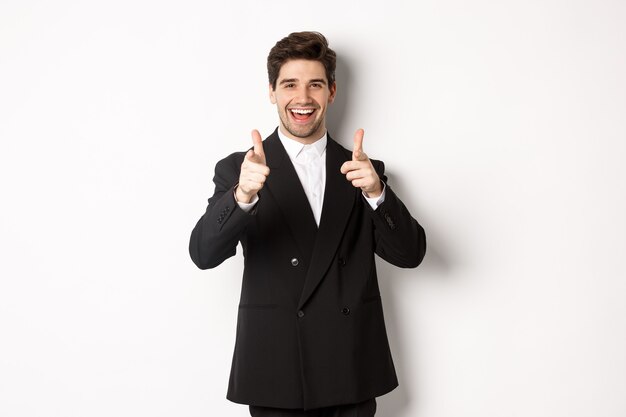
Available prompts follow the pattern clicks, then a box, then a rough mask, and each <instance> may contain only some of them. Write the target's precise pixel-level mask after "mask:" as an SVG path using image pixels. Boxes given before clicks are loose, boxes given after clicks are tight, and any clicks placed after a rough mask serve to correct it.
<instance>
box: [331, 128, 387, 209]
mask: <svg viewBox="0 0 626 417" xmlns="http://www.w3.org/2000/svg"><path fill="white" fill-rule="evenodd" d="M363 134H364V132H363V129H357V131H356V133H355V134H354V147H353V148H352V161H346V162H344V164H343V165H342V166H341V173H342V174H344V175H345V176H346V179H347V180H348V181H350V182H352V185H353V186H354V187H356V188H360V189H361V190H362V191H363V192H364V193H365V196H366V197H379V196H380V195H381V194H382V192H383V187H382V184H381V183H380V178H378V174H377V173H376V170H375V169H374V166H372V163H371V162H370V159H369V158H368V157H367V154H365V152H363Z"/></svg>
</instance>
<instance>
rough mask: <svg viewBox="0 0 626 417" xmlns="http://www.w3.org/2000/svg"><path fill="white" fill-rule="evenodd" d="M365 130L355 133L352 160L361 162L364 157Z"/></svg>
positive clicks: (358, 130)
mask: <svg viewBox="0 0 626 417" xmlns="http://www.w3.org/2000/svg"><path fill="white" fill-rule="evenodd" d="M364 133H365V132H364V131H363V129H357V131H356V132H355V133H354V147H353V148H352V159H353V160H359V159H361V156H362V155H363V135H364Z"/></svg>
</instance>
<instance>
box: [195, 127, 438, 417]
mask: <svg viewBox="0 0 626 417" xmlns="http://www.w3.org/2000/svg"><path fill="white" fill-rule="evenodd" d="M263 147H264V151H265V155H266V160H267V165H268V166H269V168H270V175H269V176H268V178H267V181H266V183H265V186H264V188H263V189H262V190H261V191H260V192H259V201H258V203H257V204H256V206H255V207H254V209H253V210H252V212H250V213H246V212H244V211H243V210H241V209H240V208H239V206H238V205H237V203H236V201H235V199H234V196H233V191H234V187H235V186H236V184H237V182H238V180H239V171H240V167H241V163H242V162H243V158H244V155H245V152H239V153H234V154H232V155H230V156H228V157H226V158H224V159H223V160H221V161H219V162H218V163H217V165H216V167H215V178H214V180H213V181H214V183H215V192H214V194H213V196H212V197H211V198H209V205H208V207H207V209H206V212H205V214H204V215H203V216H202V217H201V218H200V220H199V221H198V223H197V225H196V226H195V228H194V229H193V232H192V234H191V240H190V244H189V251H190V254H191V258H192V259H193V261H194V263H195V264H196V265H197V266H198V267H199V268H202V269H207V268H213V267H215V266H217V265H219V264H220V263H222V262H223V261H224V260H225V259H227V258H229V257H231V256H233V255H234V254H235V252H236V247H237V244H238V243H239V242H241V246H242V248H243V254H244V271H243V283H242V290H241V299H240V303H239V314H238V321H237V336H236V343H235V351H234V355H233V361H232V368H231V375H230V383H229V387H228V394H227V398H228V399H230V400H231V401H234V402H238V403H243V404H253V405H258V406H267V407H278V408H305V409H312V408H318V407H326V406H331V405H339V404H348V403H357V402H360V401H364V400H367V399H370V398H374V397H377V396H379V395H382V394H385V393H387V392H389V391H391V390H393V389H394V388H395V387H396V386H397V385H398V382H397V378H396V373H395V370H394V366H393V361H392V358H391V353H390V350H389V344H388V341H387V335H386V330H385V323H384V318H383V309H382V304H381V299H380V292H379V288H378V281H377V277H376V266H375V262H374V253H376V254H377V255H379V256H380V257H381V258H383V259H385V260H386V261H388V262H390V263H392V264H394V265H397V266H400V267H405V268H412V267H416V266H417V265H418V264H419V263H420V262H421V261H422V258H423V257H424V253H425V251H426V239H425V235H424V230H423V228H422V227H421V226H420V225H419V224H418V223H417V221H415V219H413V217H411V215H410V214H409V212H408V211H407V209H406V207H405V206H404V204H403V203H402V202H401V201H400V199H399V198H398V197H397V196H396V195H395V193H394V192H393V190H392V189H391V187H389V185H387V187H386V197H385V201H384V202H383V203H382V204H381V205H380V206H379V207H378V208H377V209H376V210H372V208H371V207H370V206H369V204H367V202H366V201H364V199H363V197H362V194H361V190H360V189H357V188H354V187H353V186H352V184H351V183H350V182H349V181H347V180H346V178H345V176H344V175H343V174H341V172H340V167H341V165H342V164H343V163H344V162H345V161H347V160H350V159H351V157H352V153H351V151H349V150H347V149H345V148H343V147H342V146H341V145H339V144H338V143H337V142H335V141H334V140H332V139H331V138H330V136H329V137H328V145H327V148H326V188H325V194H324V205H323V208H322V216H321V221H320V225H319V228H318V227H317V225H316V223H315V220H314V217H313V213H312V211H311V208H310V205H309V203H308V200H307V198H306V195H305V193H304V190H303V188H302V186H301V184H300V181H299V179H298V176H297V174H296V171H295V169H294V167H293V165H292V163H291V161H290V159H289V156H288V155H287V153H286V151H285V149H284V147H283V146H282V143H281V142H280V139H279V138H278V134H277V132H276V131H275V132H274V133H273V134H272V135H270V136H269V137H268V138H267V139H266V140H265V141H264V143H263ZM372 163H373V165H374V167H375V169H376V170H377V172H378V175H379V176H380V178H381V179H382V180H383V181H384V182H385V183H386V177H385V176H384V165H383V163H382V162H380V161H375V160H372Z"/></svg>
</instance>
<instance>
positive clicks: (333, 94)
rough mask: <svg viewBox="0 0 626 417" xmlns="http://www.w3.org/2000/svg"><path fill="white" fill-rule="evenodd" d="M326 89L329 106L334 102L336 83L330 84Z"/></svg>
mask: <svg viewBox="0 0 626 417" xmlns="http://www.w3.org/2000/svg"><path fill="white" fill-rule="evenodd" d="M328 89H329V90H330V95H329V96H328V104H330V103H332V102H333V101H335V96H336V95H337V83H336V82H334V83H332V85H331V86H330V87H329V88H328Z"/></svg>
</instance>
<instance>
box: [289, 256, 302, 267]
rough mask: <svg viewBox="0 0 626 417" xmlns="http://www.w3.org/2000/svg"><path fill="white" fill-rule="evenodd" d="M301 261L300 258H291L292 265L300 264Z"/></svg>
mask: <svg viewBox="0 0 626 417" xmlns="http://www.w3.org/2000/svg"><path fill="white" fill-rule="evenodd" d="M299 263H300V262H299V261H298V258H291V266H298V264H299Z"/></svg>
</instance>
